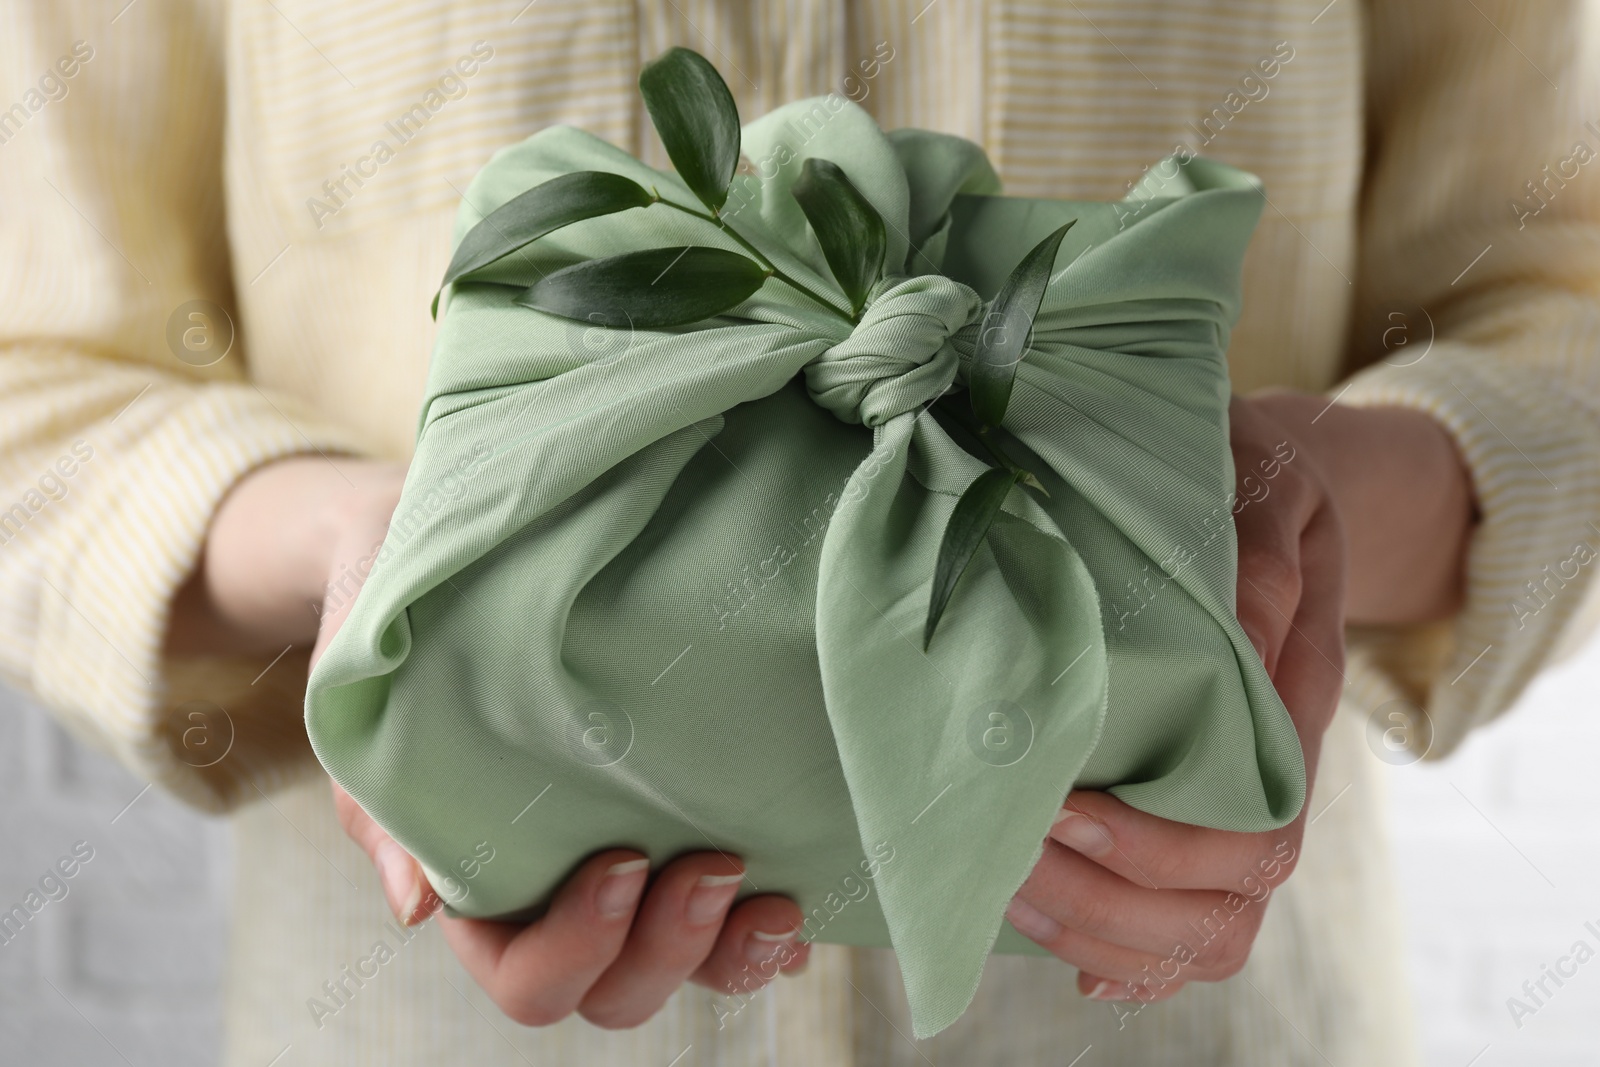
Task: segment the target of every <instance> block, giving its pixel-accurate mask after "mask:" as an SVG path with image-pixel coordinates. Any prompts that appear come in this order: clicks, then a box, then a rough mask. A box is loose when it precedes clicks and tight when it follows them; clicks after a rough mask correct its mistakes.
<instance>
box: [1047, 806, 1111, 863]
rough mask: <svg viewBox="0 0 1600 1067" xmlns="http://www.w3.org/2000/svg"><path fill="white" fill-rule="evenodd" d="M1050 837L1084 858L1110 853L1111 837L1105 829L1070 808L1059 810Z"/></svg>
mask: <svg viewBox="0 0 1600 1067" xmlns="http://www.w3.org/2000/svg"><path fill="white" fill-rule="evenodd" d="M1050 836H1051V837H1053V838H1055V839H1056V840H1057V841H1059V842H1061V843H1062V844H1063V845H1066V846H1067V847H1068V848H1070V849H1072V850H1073V851H1075V852H1081V853H1083V854H1084V855H1085V856H1098V855H1101V854H1102V853H1105V852H1109V851H1111V837H1110V836H1109V835H1108V834H1107V833H1106V832H1105V829H1104V828H1102V827H1101V826H1100V825H1099V824H1098V823H1096V822H1095V821H1094V820H1093V819H1091V818H1089V817H1088V816H1087V815H1079V814H1078V813H1077V812H1075V811H1073V810H1072V809H1071V808H1062V809H1061V813H1060V814H1059V815H1057V816H1056V824H1055V826H1054V828H1052V829H1051V831H1050Z"/></svg>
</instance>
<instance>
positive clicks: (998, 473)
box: [922, 467, 1020, 652]
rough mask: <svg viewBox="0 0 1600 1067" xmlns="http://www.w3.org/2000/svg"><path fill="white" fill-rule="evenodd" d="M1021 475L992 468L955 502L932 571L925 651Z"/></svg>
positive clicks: (925, 629) (925, 631)
mask: <svg viewBox="0 0 1600 1067" xmlns="http://www.w3.org/2000/svg"><path fill="white" fill-rule="evenodd" d="M1019 473H1020V472H1016V471H1008V470H1001V469H1000V468H998V467H991V468H990V469H989V470H986V471H984V472H983V473H982V474H980V475H978V476H977V477H976V478H974V479H973V480H972V484H971V485H969V486H967V491H966V492H964V493H962V494H961V499H960V500H957V501H956V507H955V510H954V511H952V512H951V513H950V521H949V523H947V524H946V525H945V528H944V540H943V541H941V542H940V543H939V562H938V563H936V564H935V565H934V568H933V590H932V592H930V593H929V595H928V621H927V622H926V623H925V624H923V627H922V650H923V651H924V652H926V651H927V650H928V646H929V645H930V644H932V642H933V631H934V630H935V629H937V628H938V625H939V619H940V617H941V616H943V615H944V609H945V605H947V604H949V603H950V594H951V593H953V592H955V588H956V583H957V582H959V581H960V580H961V576H962V575H963V574H965V573H966V570H967V565H968V564H970V563H971V562H972V557H973V556H974V555H975V554H976V553H977V551H978V546H979V545H981V544H982V543H983V538H984V535H985V534H987V533H988V532H989V526H990V525H991V524H992V523H993V522H994V517H995V516H996V515H998V514H1000V505H1002V504H1004V503H1005V502H1006V494H1007V493H1009V492H1011V487H1012V486H1013V485H1016V484H1017V479H1018V476H1019Z"/></svg>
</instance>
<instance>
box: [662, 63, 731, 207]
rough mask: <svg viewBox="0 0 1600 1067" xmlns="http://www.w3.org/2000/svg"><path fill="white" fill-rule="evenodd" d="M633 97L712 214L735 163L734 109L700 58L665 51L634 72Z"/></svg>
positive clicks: (723, 197)
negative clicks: (636, 79)
mask: <svg viewBox="0 0 1600 1067" xmlns="http://www.w3.org/2000/svg"><path fill="white" fill-rule="evenodd" d="M639 95H641V96H643V97H644V106H645V108H646V109H647V110H649V112H650V121H651V122H652V123H654V124H655V128H656V132H657V133H658V134H660V135H661V143H662V145H663V146H664V147H665V148H666V150H667V155H668V157H670V158H671V160H672V165H673V166H674V167H675V168H677V171H678V177H680V178H682V179H683V182H684V184H685V185H687V186H688V187H689V189H690V191H692V192H693V193H694V195H695V196H697V197H699V198H700V202H701V203H703V204H705V206H706V207H708V208H710V209H711V211H712V213H713V214H715V213H716V212H718V211H721V210H722V205H723V204H724V203H726V202H727V199H728V183H729V182H731V181H733V171H734V168H735V167H737V166H738V165H739V109H738V107H736V106H735V105H734V102H733V94H732V93H730V92H728V84H727V83H726V82H724V81H723V80H722V75H720V74H718V73H717V68H716V67H713V66H712V65H711V64H710V63H709V62H707V60H706V58H705V57H704V56H702V55H700V54H699V53H698V52H691V51H690V50H689V49H687V48H672V49H669V50H668V51H667V52H666V53H665V54H664V55H662V56H661V57H660V58H658V59H655V60H653V61H651V62H649V63H646V64H645V66H644V69H643V70H642V71H640V72H639Z"/></svg>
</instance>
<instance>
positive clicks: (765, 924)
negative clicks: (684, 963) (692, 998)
mask: <svg viewBox="0 0 1600 1067" xmlns="http://www.w3.org/2000/svg"><path fill="white" fill-rule="evenodd" d="M804 921H805V916H804V915H802V914H801V912H800V907H799V905H797V904H796V903H795V902H794V901H792V900H789V899H787V898H786V897H779V896H761V897H751V898H750V899H749V900H744V901H740V902H739V904H738V906H737V907H735V908H734V909H733V910H732V911H731V912H730V913H729V915H728V921H727V922H725V923H723V924H722V932H721V933H720V934H719V935H717V944H716V947H714V948H713V949H712V950H711V955H710V956H708V957H707V958H706V961H705V962H704V963H702V964H701V965H700V968H699V969H698V970H696V971H695V972H694V974H693V975H691V976H690V979H689V980H690V981H692V982H695V983H697V984H699V985H703V986H705V987H706V988H708V989H712V990H715V991H716V992H718V993H729V994H744V993H753V992H755V991H756V990H757V989H760V988H761V987H762V986H764V985H766V984H767V983H768V982H770V981H772V979H774V978H776V977H777V976H778V975H779V974H780V973H789V974H793V973H795V972H796V971H798V970H801V969H803V968H804V967H805V964H806V959H807V958H808V957H809V956H810V953H811V946H810V945H809V944H807V943H805V942H802V941H800V940H799V935H800V927H801V924H802V923H803V922H804Z"/></svg>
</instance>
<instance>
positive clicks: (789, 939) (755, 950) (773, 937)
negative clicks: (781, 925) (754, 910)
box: [744, 930, 799, 964]
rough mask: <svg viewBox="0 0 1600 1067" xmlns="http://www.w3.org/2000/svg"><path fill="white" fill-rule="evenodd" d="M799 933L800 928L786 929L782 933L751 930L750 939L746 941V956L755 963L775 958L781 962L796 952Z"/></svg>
mask: <svg viewBox="0 0 1600 1067" xmlns="http://www.w3.org/2000/svg"><path fill="white" fill-rule="evenodd" d="M798 933H799V931H798V930H785V931H784V932H783V933H781V934H769V933H767V932H766V931H765V930H751V931H750V937H749V939H748V940H746V941H745V943H744V958H745V959H747V960H749V961H750V962H751V963H755V964H764V963H770V962H771V961H773V960H779V961H780V962H781V961H782V960H785V959H787V958H788V957H789V956H791V955H792V954H793V953H794V939H795V935H796V934H798Z"/></svg>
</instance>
